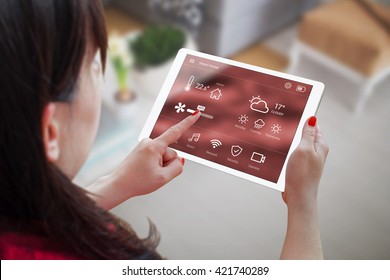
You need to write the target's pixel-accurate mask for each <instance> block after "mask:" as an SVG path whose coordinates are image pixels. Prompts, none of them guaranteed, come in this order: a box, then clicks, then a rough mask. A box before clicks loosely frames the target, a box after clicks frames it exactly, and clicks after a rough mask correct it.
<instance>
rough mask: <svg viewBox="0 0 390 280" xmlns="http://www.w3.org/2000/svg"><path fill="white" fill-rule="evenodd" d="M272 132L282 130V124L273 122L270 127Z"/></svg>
mask: <svg viewBox="0 0 390 280" xmlns="http://www.w3.org/2000/svg"><path fill="white" fill-rule="evenodd" d="M271 131H272V132H273V133H280V132H281V131H282V126H281V125H279V124H273V125H272V127H271Z"/></svg>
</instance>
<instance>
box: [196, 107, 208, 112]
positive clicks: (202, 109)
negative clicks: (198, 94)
mask: <svg viewBox="0 0 390 280" xmlns="http://www.w3.org/2000/svg"><path fill="white" fill-rule="evenodd" d="M196 109H198V110H199V111H202V112H203V111H204V110H206V106H203V105H198V107H196Z"/></svg>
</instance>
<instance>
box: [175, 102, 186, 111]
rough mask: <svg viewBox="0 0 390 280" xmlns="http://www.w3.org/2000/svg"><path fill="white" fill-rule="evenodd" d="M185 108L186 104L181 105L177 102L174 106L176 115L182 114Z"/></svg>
mask: <svg viewBox="0 0 390 280" xmlns="http://www.w3.org/2000/svg"><path fill="white" fill-rule="evenodd" d="M185 107H186V104H183V103H181V102H179V103H178V104H177V105H176V106H175V110H176V113H183V112H184V108H185Z"/></svg>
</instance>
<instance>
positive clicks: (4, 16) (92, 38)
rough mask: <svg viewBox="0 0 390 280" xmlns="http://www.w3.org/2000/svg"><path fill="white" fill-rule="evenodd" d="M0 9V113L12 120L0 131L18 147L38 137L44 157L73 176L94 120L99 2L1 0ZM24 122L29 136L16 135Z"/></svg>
mask: <svg viewBox="0 0 390 280" xmlns="http://www.w3.org/2000/svg"><path fill="white" fill-rule="evenodd" d="M1 7H2V9H1V11H0V30H1V34H2V35H1V37H2V38H1V45H0V58H1V62H2V63H1V65H2V66H1V70H0V71H1V75H0V76H1V78H2V79H4V81H2V83H1V85H0V89H1V90H0V96H1V100H2V102H1V104H0V106H1V113H0V114H1V117H2V118H1V119H2V120H5V119H7V120H10V121H11V120H12V123H13V125H12V126H9V127H6V128H4V129H6V130H5V131H1V133H2V134H6V135H8V137H7V136H5V137H6V138H10V139H8V141H7V142H9V141H12V142H13V143H14V144H21V145H23V146H24V147H25V144H23V143H24V141H25V140H26V139H25V138H26V137H27V139H29V140H30V141H33V142H34V144H35V145H36V146H42V145H41V144H42V143H41V142H42V141H43V144H44V145H43V148H44V149H45V150H44V152H45V154H46V156H47V157H48V160H49V161H50V162H53V163H55V164H56V165H57V166H59V168H60V169H61V170H63V171H64V172H65V173H66V174H67V175H68V176H70V177H73V176H74V175H75V173H76V172H77V171H78V169H79V168H80V166H81V164H82V162H83V161H84V160H85V158H86V156H87V154H88V151H89V149H90V146H91V144H92V140H93V138H94V136H95V132H96V128H97V121H98V118H99V108H100V104H99V103H100V99H99V92H98V80H99V75H101V73H100V69H101V61H103V62H104V61H105V56H106V45H107V36H106V29H105V24H104V17H103V14H102V7H101V4H100V2H99V1H96V0H88V1H79V0H66V1H65V0H61V1H58V0H40V1H32V0H27V1H26V0H24V1H22V0H1ZM98 50H100V52H99V53H100V54H101V55H100V57H99V56H96V53H97V52H98ZM24 127H25V128H28V129H29V133H30V135H22V134H23V133H25V132H27V131H26V129H23V128H24ZM39 131H41V132H42V133H41V134H42V136H43V137H41V135H39V133H38V132H39ZM80 131H83V133H80ZM81 135H82V136H81ZM17 137H20V138H24V139H15V138H17ZM15 141H16V142H15ZM7 142H6V143H7ZM22 142H23V143H22ZM2 146H3V145H2ZM35 148H38V149H39V148H41V147H35ZM25 149H27V147H25ZM18 150H20V151H22V150H23V149H18ZM29 150H30V147H29ZM30 152H31V150H30ZM37 152H38V151H37ZM70 158H72V159H73V160H70ZM26 160H33V161H35V160H36V158H32V157H27V158H26Z"/></svg>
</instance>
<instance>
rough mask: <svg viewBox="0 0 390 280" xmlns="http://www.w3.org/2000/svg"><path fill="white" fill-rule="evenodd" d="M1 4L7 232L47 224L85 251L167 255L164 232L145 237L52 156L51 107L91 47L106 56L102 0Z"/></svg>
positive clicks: (1, 209)
mask: <svg viewBox="0 0 390 280" xmlns="http://www.w3.org/2000/svg"><path fill="white" fill-rule="evenodd" d="M0 7H1V8H0V192H1V193H0V220H1V221H2V222H1V225H0V232H1V231H5V230H13V231H25V230H27V229H28V228H32V226H33V225H34V226H36V225H39V226H40V228H41V229H43V233H44V234H45V236H47V237H48V238H49V239H51V240H55V241H57V242H58V243H60V244H63V245H64V248H72V249H71V251H72V252H73V253H75V254H77V255H78V256H80V257H82V258H88V259H101V258H106V259H126V258H131V259H151V258H152V259H153V258H160V256H159V255H158V254H157V253H156V252H155V246H156V244H157V242H158V237H157V238H156V234H152V235H151V236H150V237H149V238H148V239H145V240H141V239H139V238H138V237H137V235H136V234H135V233H134V231H133V230H132V229H131V228H130V227H128V226H126V225H124V223H122V222H121V221H119V219H117V218H115V217H114V216H113V215H111V214H110V213H108V212H107V211H104V210H103V209H101V208H99V207H98V206H97V205H96V204H95V202H94V201H93V200H92V199H90V198H89V196H88V195H87V193H86V191H85V190H83V189H82V188H80V187H78V186H76V185H74V184H73V183H72V182H71V181H70V179H69V178H67V177H66V176H65V175H64V174H63V173H62V172H61V171H60V170H59V169H58V168H56V167H55V166H54V165H53V164H51V163H49V162H48V160H47V158H46V153H45V149H44V143H43V139H42V127H41V120H42V113H43V110H44V108H45V106H46V105H47V104H48V103H49V102H72V96H73V95H74V94H77V91H78V87H77V86H78V77H79V75H80V71H81V67H82V63H83V61H84V59H85V57H87V56H88V55H89V53H91V50H94V51H97V50H98V49H100V51H101V58H102V61H103V63H104V61H105V58H106V50H107V33H106V28H105V19H104V12H103V7H102V4H101V2H100V0H0ZM4 221H8V222H7V223H4ZM152 231H153V227H152Z"/></svg>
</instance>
